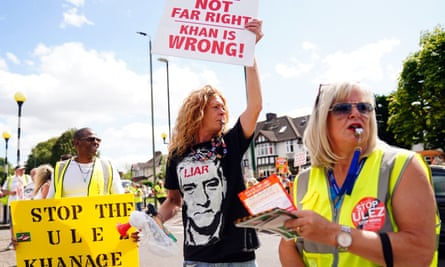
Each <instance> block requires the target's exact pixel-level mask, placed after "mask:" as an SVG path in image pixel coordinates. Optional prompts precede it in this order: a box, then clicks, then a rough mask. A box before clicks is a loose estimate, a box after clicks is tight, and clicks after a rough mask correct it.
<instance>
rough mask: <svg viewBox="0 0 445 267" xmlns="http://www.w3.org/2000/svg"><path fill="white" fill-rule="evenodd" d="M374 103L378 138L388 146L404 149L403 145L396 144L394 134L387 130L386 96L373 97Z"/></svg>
mask: <svg viewBox="0 0 445 267" xmlns="http://www.w3.org/2000/svg"><path fill="white" fill-rule="evenodd" d="M375 102H376V117H377V127H378V134H379V138H380V139H381V140H383V141H385V142H386V143H388V144H390V145H393V146H398V147H404V146H403V144H400V143H398V142H397V140H396V139H395V138H394V134H393V133H392V132H391V131H390V130H389V129H388V123H387V122H388V117H389V114H388V102H389V101H388V96H385V95H375Z"/></svg>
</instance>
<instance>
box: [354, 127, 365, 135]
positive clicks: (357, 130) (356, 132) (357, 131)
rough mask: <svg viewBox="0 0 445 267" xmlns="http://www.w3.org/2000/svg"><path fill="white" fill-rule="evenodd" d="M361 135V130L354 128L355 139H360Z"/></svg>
mask: <svg viewBox="0 0 445 267" xmlns="http://www.w3.org/2000/svg"><path fill="white" fill-rule="evenodd" d="M362 134H363V128H355V133H354V135H355V136H356V137H361V136H362Z"/></svg>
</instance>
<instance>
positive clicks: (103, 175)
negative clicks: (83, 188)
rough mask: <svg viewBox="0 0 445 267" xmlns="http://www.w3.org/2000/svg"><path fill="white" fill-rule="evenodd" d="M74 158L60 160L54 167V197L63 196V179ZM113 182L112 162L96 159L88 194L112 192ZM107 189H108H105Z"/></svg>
mask: <svg viewBox="0 0 445 267" xmlns="http://www.w3.org/2000/svg"><path fill="white" fill-rule="evenodd" d="M71 161H72V159H69V160H67V161H59V162H57V163H56V167H55V168H54V198H56V199H59V198H62V197H63V196H62V192H63V179H64V177H65V172H66V168H67V167H68V166H69V165H70V163H71ZM112 184H113V169H112V167H111V163H110V162H109V161H107V160H103V159H99V160H97V158H95V159H94V162H93V171H92V173H91V179H90V182H89V183H88V196H102V195H110V194H111V186H112ZM105 189H106V190H105Z"/></svg>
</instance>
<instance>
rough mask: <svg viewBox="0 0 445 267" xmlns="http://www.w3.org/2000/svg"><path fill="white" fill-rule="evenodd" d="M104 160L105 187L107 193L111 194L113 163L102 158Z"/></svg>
mask: <svg viewBox="0 0 445 267" xmlns="http://www.w3.org/2000/svg"><path fill="white" fill-rule="evenodd" d="M100 160H101V162H102V169H103V173H104V188H105V190H106V191H105V192H106V194H108V195H110V194H111V188H112V185H113V166H111V163H110V161H109V160H105V159H100Z"/></svg>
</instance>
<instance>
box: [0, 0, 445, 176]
mask: <svg viewBox="0 0 445 267" xmlns="http://www.w3.org/2000/svg"><path fill="white" fill-rule="evenodd" d="M164 4H165V0H128V1H121V0H68V1H62V0H61V1H50V0H42V1H36V0H34V1H33V0H24V1H15V0H1V1H0V132H4V131H8V132H9V133H10V134H11V139H10V141H9V150H8V160H9V161H10V162H11V163H12V164H16V150H17V104H16V102H15V101H14V94H15V93H16V92H22V93H23V94H24V95H25V96H26V98H27V99H26V102H25V103H24V104H23V110H22V111H23V112H22V120H21V128H22V132H21V145H20V147H21V161H26V159H27V156H28V155H29V153H30V151H31V149H32V148H33V147H34V146H35V145H36V144H37V143H39V142H42V141H46V140H48V139H50V138H52V137H57V136H59V135H60V134H61V133H63V132H64V131H66V130H68V129H70V128H81V127H84V126H89V127H92V128H93V129H95V130H96V131H97V133H98V135H99V136H101V137H102V138H103V142H102V144H101V153H102V155H103V156H105V157H107V158H110V159H111V160H112V161H114V162H115V163H116V164H117V166H118V168H119V169H121V170H126V169H128V168H129V166H130V164H132V163H136V162H145V161H147V160H149V159H150V158H151V157H152V142H151V140H152V136H151V107H150V86H149V85H150V83H149V75H148V73H149V63H148V62H149V61H148V40H149V39H148V37H143V36H141V35H137V34H136V32H137V31H143V32H146V33H148V34H149V35H150V36H155V35H156V32H157V28H158V24H159V20H160V18H161V14H162V12H163V8H164ZM443 10H445V1H443V0H423V1H414V0H392V1H386V0H375V1H352V0H337V1H328V0H280V1H270V0H259V17H260V18H261V19H262V20H263V21H264V24H263V30H264V33H265V36H264V38H263V40H262V41H261V42H260V43H259V44H258V45H257V46H256V51H255V54H256V58H257V62H258V64H259V68H260V75H261V80H262V85H263V97H264V103H263V106H264V109H263V112H262V114H261V116H260V120H264V119H265V114H266V113H270V112H272V113H277V114H278V115H285V114H286V115H290V116H298V115H301V114H305V113H308V112H309V110H310V108H311V105H312V103H313V101H314V99H315V95H316V90H317V88H318V84H319V83H323V82H328V81H333V80H340V79H354V80H360V81H362V82H365V83H368V84H370V85H371V86H372V87H373V88H374V90H375V92H376V93H378V94H388V93H390V92H391V91H394V90H395V89H396V86H397V77H398V73H399V72H400V70H401V68H402V64H403V61H404V59H405V58H406V57H407V56H409V55H410V54H411V53H413V52H415V51H417V50H418V49H419V45H418V44H419V37H420V35H421V33H422V32H424V31H430V30H432V29H434V27H436V26H437V25H442V26H443V25H445V16H444V13H443ZM160 57H161V55H155V54H154V55H153V88H154V98H153V99H154V103H155V104H154V117H155V120H154V124H155V148H156V150H157V151H159V150H160V151H163V152H166V150H167V147H166V145H165V144H163V142H162V138H161V133H163V132H168V116H167V114H168V105H167V86H166V80H167V79H166V67H165V66H166V65H165V63H163V62H160V61H158V60H157V59H158V58H160ZM162 57H165V56H162ZM166 58H167V59H168V61H169V74H170V103H171V105H170V106H171V124H172V125H173V124H174V123H175V119H176V113H177V112H178V107H179V106H180V105H181V103H182V100H183V99H184V97H185V96H186V95H187V94H188V92H190V91H191V90H193V89H197V88H199V87H201V86H202V85H204V84H208V83H209V84H212V85H214V86H216V87H218V88H219V89H221V90H222V91H223V92H224V93H225V94H226V97H227V98H228V100H229V109H230V116H231V123H232V124H233V123H234V122H235V120H236V118H237V116H238V115H239V114H240V113H241V112H242V110H243V108H244V106H245V91H244V72H243V68H242V66H239V65H228V64H222V63H212V62H208V61H199V60H192V59H185V58H178V57H166ZM2 141H3V140H2ZM1 144H2V145H0V155H1V157H4V155H5V151H4V141H3V142H1Z"/></svg>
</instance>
